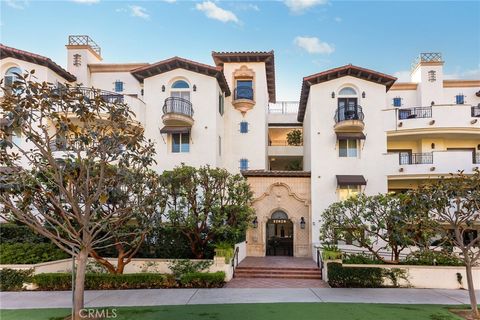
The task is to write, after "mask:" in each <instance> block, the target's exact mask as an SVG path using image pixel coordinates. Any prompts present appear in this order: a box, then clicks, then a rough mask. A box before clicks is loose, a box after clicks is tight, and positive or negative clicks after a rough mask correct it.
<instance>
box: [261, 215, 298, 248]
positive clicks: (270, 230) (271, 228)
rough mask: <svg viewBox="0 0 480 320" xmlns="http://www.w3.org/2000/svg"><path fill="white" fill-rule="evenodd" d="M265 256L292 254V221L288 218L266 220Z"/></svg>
mask: <svg viewBox="0 0 480 320" xmlns="http://www.w3.org/2000/svg"><path fill="white" fill-rule="evenodd" d="M266 231H267V232H266V236H267V252H266V255H267V256H293V223H292V221H291V220H288V219H270V220H268V222H267V230H266Z"/></svg>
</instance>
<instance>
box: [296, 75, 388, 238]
mask: <svg viewBox="0 0 480 320" xmlns="http://www.w3.org/2000/svg"><path fill="white" fill-rule="evenodd" d="M345 86H350V87H353V88H354V89H355V90H356V91H357V93H358V94H359V96H358V104H359V105H361V106H362V108H363V113H364V114H365V119H364V123H365V129H364V131H363V132H364V134H365V136H366V139H365V140H364V141H362V142H361V145H360V150H359V157H357V158H341V157H339V155H338V143H337V137H336V134H335V131H334V125H335V120H334V115H335V111H336V109H337V97H338V91H339V90H340V89H341V88H343V87H345ZM385 90H386V89H385V86H383V85H380V84H377V83H373V82H370V81H365V80H361V79H358V78H355V77H351V76H346V77H342V78H338V79H335V80H331V81H328V82H323V83H320V84H316V85H312V86H311V87H310V96H309V101H308V106H307V114H306V117H305V121H304V123H307V122H310V124H309V125H310V126H311V128H309V129H308V130H305V135H307V132H309V134H308V135H309V139H310V140H309V141H308V139H307V144H306V145H305V151H306V152H307V154H308V150H310V152H311V155H310V156H309V157H310V158H311V159H310V161H311V163H310V165H308V162H307V166H306V168H310V169H311V172H312V175H311V176H312V179H311V190H312V218H313V219H312V220H313V223H315V226H314V227H313V228H312V230H313V234H312V241H313V243H318V241H319V225H320V224H319V223H320V220H321V213H322V212H323V210H324V209H326V208H327V207H328V206H329V205H330V204H331V203H333V202H336V201H338V200H339V198H338V194H337V181H336V175H363V176H364V177H365V179H366V180H367V185H366V186H365V187H364V193H366V194H369V195H373V194H377V193H384V192H386V191H387V177H386V171H385V165H384V163H385V158H384V156H383V154H384V153H386V148H387V139H386V134H385V131H384V129H383V126H382V125H381V123H382V121H383V113H382V109H384V107H385V99H386V93H385ZM332 91H333V92H335V93H336V97H335V98H334V99H332V97H331V92H332ZM362 92H365V94H366V97H365V98H362V97H361V93H362Z"/></svg>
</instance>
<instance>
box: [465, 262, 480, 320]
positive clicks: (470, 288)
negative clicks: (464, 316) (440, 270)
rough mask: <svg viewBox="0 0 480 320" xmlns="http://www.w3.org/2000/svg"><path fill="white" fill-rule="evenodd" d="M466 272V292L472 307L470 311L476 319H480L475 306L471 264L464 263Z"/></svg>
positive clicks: (475, 299)
mask: <svg viewBox="0 0 480 320" xmlns="http://www.w3.org/2000/svg"><path fill="white" fill-rule="evenodd" d="M465 266H466V273H467V283H468V294H469V295H470V306H471V307H472V313H473V314H474V315H475V317H476V318H477V319H480V313H479V312H478V307H477V298H476V296H475V288H474V287H473V276H472V265H471V264H470V263H466V264H465Z"/></svg>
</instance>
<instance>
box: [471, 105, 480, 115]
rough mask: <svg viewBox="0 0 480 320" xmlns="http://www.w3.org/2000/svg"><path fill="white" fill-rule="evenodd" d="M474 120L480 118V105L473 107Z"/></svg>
mask: <svg viewBox="0 0 480 320" xmlns="http://www.w3.org/2000/svg"><path fill="white" fill-rule="evenodd" d="M472 118H480V104H479V105H478V106H472Z"/></svg>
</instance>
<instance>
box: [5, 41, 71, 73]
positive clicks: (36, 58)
mask: <svg viewBox="0 0 480 320" xmlns="http://www.w3.org/2000/svg"><path fill="white" fill-rule="evenodd" d="M9 57H10V58H15V59H18V60H22V61H26V62H31V63H35V64H38V65H41V66H44V67H47V68H49V69H50V70H52V71H53V72H55V73H57V74H58V75H60V76H61V77H62V78H64V79H65V80H67V81H69V82H73V81H76V80H77V77H75V76H74V75H73V74H71V73H70V72H68V71H67V70H65V69H63V68H62V67H61V66H59V65H58V64H56V63H55V62H53V60H52V59H50V58H47V57H44V56H41V55H39V54H36V53H31V52H28V51H24V50H20V49H15V48H12V47H8V46H6V45H3V44H0V60H1V59H5V58H9ZM27 71H29V70H27Z"/></svg>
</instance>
